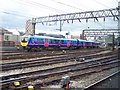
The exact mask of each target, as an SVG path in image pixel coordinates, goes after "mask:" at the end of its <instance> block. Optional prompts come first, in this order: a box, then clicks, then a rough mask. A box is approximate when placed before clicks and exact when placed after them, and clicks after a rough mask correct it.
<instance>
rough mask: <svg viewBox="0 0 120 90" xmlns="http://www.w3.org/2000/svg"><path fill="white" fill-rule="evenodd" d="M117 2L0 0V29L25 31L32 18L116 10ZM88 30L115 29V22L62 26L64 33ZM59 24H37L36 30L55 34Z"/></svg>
mask: <svg viewBox="0 0 120 90" xmlns="http://www.w3.org/2000/svg"><path fill="white" fill-rule="evenodd" d="M118 1H119V0H0V17H1V18H0V19H1V20H0V27H3V28H9V29H16V28H17V29H18V30H22V31H25V23H26V20H28V19H31V18H32V17H41V16H48V15H55V14H63V13H74V12H84V11H93V10H100V9H107V8H116V7H117V6H118ZM87 27H90V28H117V21H113V20H112V18H108V19H107V20H106V22H103V21H102V20H100V22H98V23H95V22H93V20H90V21H89V22H88V23H86V22H85V21H84V20H83V21H82V22H81V23H79V22H77V21H75V22H74V23H73V24H71V23H70V24H68V23H67V22H65V23H64V25H63V27H62V28H63V30H65V31H70V32H73V31H80V30H82V29H85V28H87ZM58 28H59V24H56V25H54V26H46V25H41V24H38V25H37V26H36V29H39V30H43V29H45V30H46V31H47V30H48V29H50V30H51V31H53V32H55V31H54V30H55V29H58Z"/></svg>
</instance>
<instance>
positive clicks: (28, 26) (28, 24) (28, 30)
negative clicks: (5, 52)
mask: <svg viewBox="0 0 120 90" xmlns="http://www.w3.org/2000/svg"><path fill="white" fill-rule="evenodd" d="M25 30H26V31H25V34H34V31H33V29H32V21H31V20H27V21H26V27H25Z"/></svg>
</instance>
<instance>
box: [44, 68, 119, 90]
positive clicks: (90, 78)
mask: <svg viewBox="0 0 120 90" xmlns="http://www.w3.org/2000/svg"><path fill="white" fill-rule="evenodd" d="M116 71H118V67H116V68H112V69H109V70H104V71H102V72H98V73H93V74H91V75H84V76H81V77H79V78H78V79H75V80H74V81H73V80H71V81H70V88H80V90H82V89H84V88H85V87H87V86H89V85H90V84H92V83H95V82H96V81H98V80H100V79H102V78H104V77H106V76H108V75H110V74H112V73H114V72H116ZM118 85H119V84H118ZM42 88H60V85H49V86H46V87H42Z"/></svg>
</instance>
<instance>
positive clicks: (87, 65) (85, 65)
mask: <svg viewBox="0 0 120 90" xmlns="http://www.w3.org/2000/svg"><path fill="white" fill-rule="evenodd" d="M113 60H114V61H113ZM118 62H119V61H118V60H117V58H116V57H113V58H112V57H109V58H102V59H98V60H94V61H93V60H91V61H88V62H83V63H82V64H83V65H82V64H81V63H79V64H78V65H76V64H75V65H69V67H68V66H64V67H63V66H62V67H61V68H63V69H64V70H63V69H62V70H61V71H58V69H57V68H55V69H57V71H54V72H53V71H52V72H53V73H51V71H49V73H48V72H46V74H45V70H42V71H38V72H44V74H41V75H37V76H29V77H24V78H17V79H13V80H12V82H11V81H10V80H8V81H3V82H2V83H3V86H6V85H8V84H9V85H10V83H13V82H14V81H20V82H21V83H22V82H24V81H25V82H28V81H31V80H35V79H38V78H39V79H40V78H41V79H43V78H44V80H43V82H42V83H41V84H40V83H39V85H43V84H50V83H52V82H53V81H59V80H60V79H61V75H63V74H65V73H68V72H69V73H70V72H72V73H73V72H75V71H76V72H77V74H74V75H72V76H70V77H72V78H73V77H76V76H80V75H83V74H80V73H78V71H80V70H86V69H90V68H92V69H91V70H93V68H94V69H96V68H97V67H100V66H103V65H106V66H107V65H108V66H109V64H113V63H114V64H115V65H114V66H111V67H106V66H105V67H106V68H104V69H108V68H112V67H115V66H118ZM75 66H76V67H75ZM65 67H68V68H66V69H65ZM49 70H50V69H49ZM51 70H54V69H53V68H51ZM96 70H97V71H100V70H99V68H97V69H96ZM96 70H93V71H91V72H90V70H88V71H85V72H84V74H86V73H93V72H96ZM46 71H48V70H46ZM33 73H34V72H33ZM81 73H83V71H82V72H81ZM37 74H38V73H37ZM39 74H40V73H39ZM24 75H25V74H24ZM29 75H30V73H29ZM56 76H59V77H57V78H52V79H47V80H46V79H45V78H46V77H50V78H51V77H56ZM10 77H11V76H10ZM14 77H15V76H14ZM17 77H18V75H17ZM4 78H5V77H4ZM22 80H23V81H22ZM37 85H38V84H37ZM27 86H28V85H27ZM25 87H26V85H23V86H20V87H18V88H25Z"/></svg>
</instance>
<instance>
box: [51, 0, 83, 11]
mask: <svg viewBox="0 0 120 90" xmlns="http://www.w3.org/2000/svg"><path fill="white" fill-rule="evenodd" d="M51 1H54V2H56V3H59V4H62V5H65V6H68V7H71V8H75V9H78V10H82V11H84V10H83V9H80V8H77V7H74V6H71V5H68V4H65V3H62V2H58V1H55V0H51Z"/></svg>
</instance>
